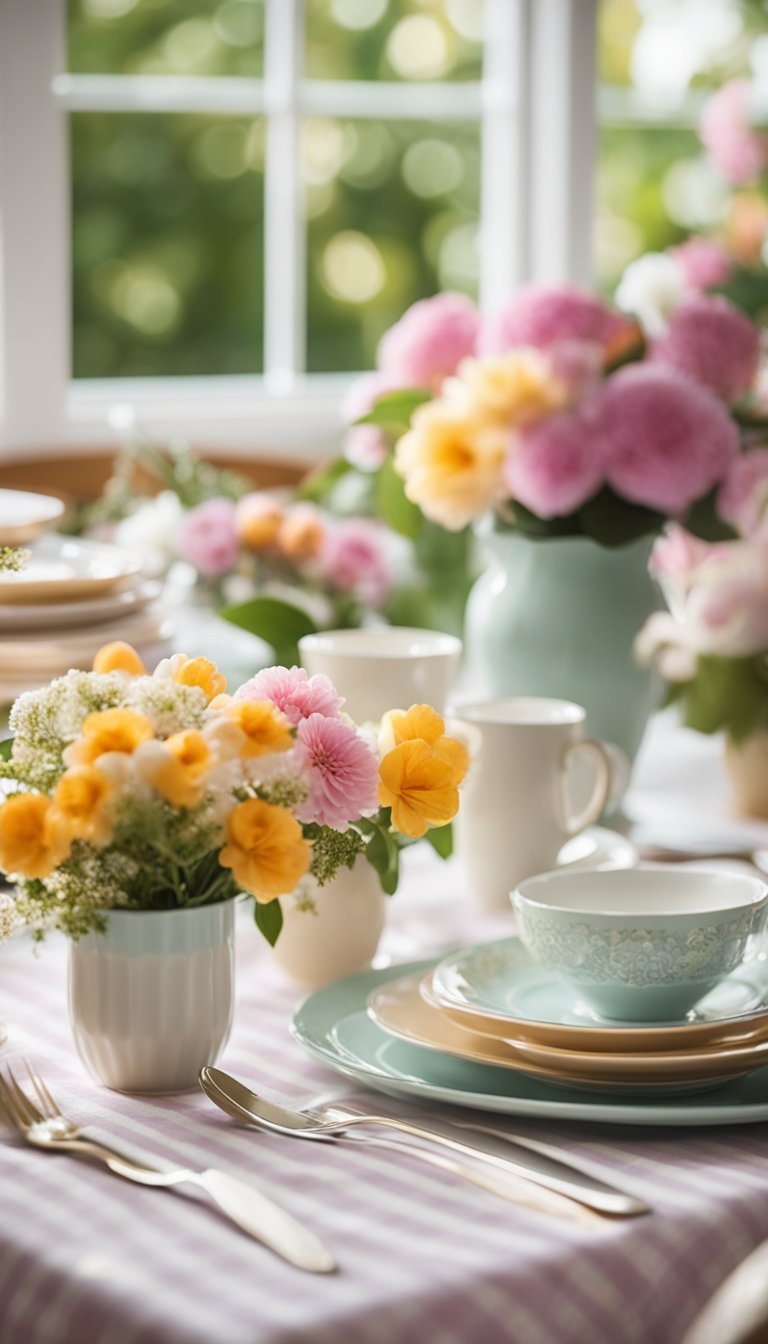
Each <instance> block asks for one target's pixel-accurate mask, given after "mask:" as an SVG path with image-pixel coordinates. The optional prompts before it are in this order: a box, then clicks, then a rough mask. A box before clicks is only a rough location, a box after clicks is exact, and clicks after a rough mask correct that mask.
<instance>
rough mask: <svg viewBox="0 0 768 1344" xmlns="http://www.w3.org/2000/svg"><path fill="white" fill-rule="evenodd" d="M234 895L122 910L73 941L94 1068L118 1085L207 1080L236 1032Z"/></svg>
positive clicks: (72, 980)
mask: <svg viewBox="0 0 768 1344" xmlns="http://www.w3.org/2000/svg"><path fill="white" fill-rule="evenodd" d="M234 912H235V902H234V900H230V901H222V902H220V903H218V904H216V905H204V906H200V907H195V908H193V909H190V910H157V911H155V910H112V911H110V912H109V914H108V916H107V929H106V932H105V933H103V934H102V933H89V934H87V935H86V936H85V937H84V938H81V939H80V940H79V941H78V942H73V944H72V946H71V951H70V959H69V1011H70V1018H71V1021H72V1029H73V1032H74V1037H75V1044H76V1046H77V1049H78V1052H79V1054H80V1057H81V1059H82V1060H83V1062H84V1064H85V1065H86V1066H87V1068H88V1069H89V1071H90V1072H91V1073H92V1074H93V1075H94V1077H95V1078H97V1079H98V1081H99V1082H101V1083H104V1084H105V1086H106V1087H111V1088H114V1089H115V1090H116V1091H118V1092H183V1091H187V1090H189V1089H191V1088H194V1087H197V1078H198V1074H199V1072H200V1069H201V1068H202V1067H203V1065H204V1064H215V1063H216V1061H217V1059H218V1058H219V1056H220V1054H221V1052H222V1050H223V1049H224V1046H225V1045H226V1043H227V1040H228V1038H229V1033H230V1029H231V1026H232V1011H233V1005H234V970H235V966H234Z"/></svg>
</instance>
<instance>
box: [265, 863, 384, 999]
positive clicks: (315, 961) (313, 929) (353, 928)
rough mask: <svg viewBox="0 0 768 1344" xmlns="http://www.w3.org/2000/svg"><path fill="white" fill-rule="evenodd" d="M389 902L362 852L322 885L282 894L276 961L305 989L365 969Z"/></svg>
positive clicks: (380, 930)
mask: <svg viewBox="0 0 768 1344" xmlns="http://www.w3.org/2000/svg"><path fill="white" fill-rule="evenodd" d="M386 902H387V897H386V896H385V895H384V892H383V891H382V889H381V883H380V882H379V878H378V874H377V873H376V872H375V870H374V869H373V868H372V867H371V865H370V864H369V863H368V862H367V860H366V859H364V858H358V859H356V860H355V865H354V867H353V868H352V869H349V868H341V869H340V870H339V872H338V873H337V874H336V876H335V877H334V878H333V880H332V881H331V882H328V883H326V885H325V886H323V887H318V886H317V884H316V883H314V884H312V885H311V886H310V885H309V884H302V886H301V887H300V888H299V890H298V891H296V892H292V893H291V895H290V896H284V897H282V899H281V905H282V907H283V920H284V923H283V927H282V929H281V931H280V935H279V937H278V940H277V942H276V944H275V946H274V949H273V953H274V958H275V961H276V962H277V963H278V965H279V966H280V967H281V968H282V970H284V971H285V973H286V975H289V976H290V977H291V979H292V980H295V981H296V983H297V984H299V985H301V986H303V988H305V989H319V988H320V987H321V986H322V985H328V984H330V982H331V981H332V980H338V979H339V978H340V977H342V976H345V975H355V974H356V972H357V971H364V970H366V969H367V968H368V967H369V966H370V964H371V961H372V960H373V957H374V955H375V953H376V948H377V947H378V945H379V939H380V938H381V935H382V931H383V929H384V920H385V916H386ZM308 907H310V908H308Z"/></svg>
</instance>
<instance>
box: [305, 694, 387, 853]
mask: <svg viewBox="0 0 768 1344" xmlns="http://www.w3.org/2000/svg"><path fill="white" fill-rule="evenodd" d="M294 750H295V752H296V758H297V761H298V764H299V766H300V767H301V768H302V769H303V770H304V772H305V775H306V778H307V779H308V781H309V795H308V797H307V798H306V799H305V801H304V802H303V803H301V804H300V805H299V806H298V807H297V808H296V816H297V817H298V819H299V821H303V822H318V823H319V824H320V825H321V826H330V827H331V828H332V829H333V830H335V831H344V830H346V829H347V826H348V825H349V823H350V821H356V820H357V819H358V818H359V817H363V816H366V815H369V814H370V813H372V812H375V811H376V809H377V807H378V798H377V787H378V778H379V767H378V762H377V760H376V757H375V756H374V754H373V752H372V751H371V749H370V747H369V746H367V745H366V743H365V742H364V741H363V739H362V738H361V737H360V735H359V734H358V732H357V729H356V728H355V727H354V725H353V724H351V723H346V722H345V721H344V720H343V719H329V718H325V717H324V716H323V715H322V714H310V716H309V718H307V719H302V721H301V723H300V724H299V726H298V729H297V731H296V746H295V748H294Z"/></svg>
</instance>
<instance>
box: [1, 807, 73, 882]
mask: <svg viewBox="0 0 768 1344" xmlns="http://www.w3.org/2000/svg"><path fill="white" fill-rule="evenodd" d="M71 840H72V833H71V831H70V828H69V825H68V823H67V821H66V819H65V818H64V817H63V816H62V815H61V813H60V812H58V811H57V810H56V808H55V807H54V806H53V803H52V802H51V800H50V798H47V797H46V796H45V794H43V793H16V794H12V796H11V797H10V798H9V799H8V801H7V802H6V803H4V804H3V806H2V807H0V869H2V871H3V872H4V873H18V874H19V875H20V876H21V877H37V878H40V877H48V876H49V874H50V873H52V872H53V871H54V869H55V868H58V866H59V864H60V863H62V862H63V861H64V859H66V857H67V855H68V854H69V849H70V844H71Z"/></svg>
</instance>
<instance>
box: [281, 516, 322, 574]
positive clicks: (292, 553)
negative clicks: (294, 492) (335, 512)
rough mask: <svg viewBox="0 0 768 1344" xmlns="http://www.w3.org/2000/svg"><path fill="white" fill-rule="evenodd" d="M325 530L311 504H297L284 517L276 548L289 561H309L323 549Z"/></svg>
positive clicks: (320, 518)
mask: <svg viewBox="0 0 768 1344" xmlns="http://www.w3.org/2000/svg"><path fill="white" fill-rule="evenodd" d="M325 536H326V529H325V524H324V522H323V520H322V517H321V516H320V514H319V512H318V511H317V509H315V508H314V506H313V505H312V504H298V505H297V506H296V508H295V509H293V510H292V511H291V512H290V513H287V514H286V515H285V518H284V519H283V521H282V523H281V524H280V531H279V532H278V534H277V548H278V550H279V551H280V553H281V555H285V556H287V558H288V559H289V560H311V559H312V558H313V557H314V556H316V555H318V554H319V552H320V551H321V550H322V548H323V543H324V541H325Z"/></svg>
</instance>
